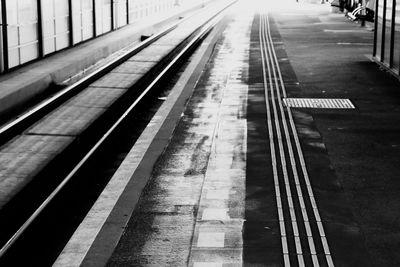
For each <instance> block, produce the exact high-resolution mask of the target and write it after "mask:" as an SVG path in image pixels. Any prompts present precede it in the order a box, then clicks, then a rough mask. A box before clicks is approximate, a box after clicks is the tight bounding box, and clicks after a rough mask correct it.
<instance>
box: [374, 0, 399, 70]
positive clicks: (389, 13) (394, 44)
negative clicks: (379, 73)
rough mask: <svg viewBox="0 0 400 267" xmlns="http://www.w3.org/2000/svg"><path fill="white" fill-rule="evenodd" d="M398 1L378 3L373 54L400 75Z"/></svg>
mask: <svg viewBox="0 0 400 267" xmlns="http://www.w3.org/2000/svg"><path fill="white" fill-rule="evenodd" d="M397 1H398V0H378V1H377V3H376V13H375V36H374V51H373V56H374V58H375V59H376V61H378V62H380V63H382V65H384V66H385V67H387V68H389V69H390V70H391V71H392V72H393V73H395V74H397V75H400V73H399V71H400V2H399V3H398V2H397Z"/></svg>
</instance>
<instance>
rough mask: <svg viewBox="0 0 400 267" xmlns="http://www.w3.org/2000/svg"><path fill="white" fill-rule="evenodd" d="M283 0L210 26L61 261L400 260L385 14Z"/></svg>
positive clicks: (396, 123)
mask: <svg viewBox="0 0 400 267" xmlns="http://www.w3.org/2000/svg"><path fill="white" fill-rule="evenodd" d="M273 3H274V2H273V1H262V2H261V1H253V2H252V3H251V4H250V3H249V2H248V1H239V3H238V4H236V6H235V7H234V8H233V9H232V10H231V11H230V12H229V13H228V15H226V17H225V18H224V20H223V21H222V22H221V23H220V24H219V25H218V26H217V27H216V28H215V30H214V31H213V32H212V33H211V34H209V36H208V37H207V38H206V39H205V41H204V42H203V43H202V44H201V45H200V47H199V48H198V49H197V51H196V53H195V54H194V55H193V56H192V57H191V58H190V60H189V63H188V64H187V66H186V68H185V70H184V71H183V73H182V75H181V76H180V78H179V80H178V82H177V83H176V85H175V86H174V88H173V89H172V90H171V92H170V94H169V95H168V97H167V98H166V99H165V101H164V104H163V105H162V106H161V107H160V109H159V110H158V111H157V113H156V115H155V116H154V117H153V119H152V120H151V122H150V124H149V125H148V127H147V128H146V130H145V131H144V132H143V133H142V135H141V136H140V137H139V139H138V141H137V142H136V143H135V145H134V146H133V147H132V149H131V151H130V152H129V154H128V155H127V157H126V158H125V160H124V161H123V162H122V164H121V166H120V167H119V169H118V170H117V172H116V173H115V174H114V176H113V178H112V179H111V181H110V182H109V184H108V185H107V186H106V188H105V190H104V191H103V193H102V194H101V196H100V197H99V198H98V200H97V202H96V204H95V205H94V206H93V208H92V209H91V211H90V212H89V214H88V215H87V216H86V218H85V219H84V220H83V222H82V223H81V225H80V226H79V228H78V229H77V230H76V231H75V233H74V235H73V236H72V238H71V239H70V241H69V242H68V244H67V245H66V246H65V248H64V250H63V252H62V253H61V254H60V256H59V257H58V259H57V261H56V262H55V264H54V266H195V267H206V266H224V267H226V266H398V265H399V264H400V256H399V255H398V253H397V252H398V249H399V246H400V243H399V238H398V237H399V235H400V227H399V225H398V219H399V218H400V217H399V212H398V207H399V205H400V195H399V194H398V189H399V186H400V183H399V180H398V177H399V171H400V168H399V166H400V162H399V159H400V135H399V134H398V133H399V131H400V102H399V98H400V91H399V81H398V80H397V78H395V77H394V76H392V75H391V74H389V73H388V72H386V71H384V70H383V69H380V68H379V66H378V65H377V64H376V63H375V62H373V60H372V59H371V55H372V49H373V35H374V32H373V28H372V25H367V27H361V26H360V24H356V23H354V22H352V21H350V20H348V19H346V18H345V17H344V15H343V14H338V13H332V12H331V8H330V6H329V5H328V4H321V3H309V2H302V1H300V2H294V1H279V4H278V5H274V4H273ZM254 7H256V8H254Z"/></svg>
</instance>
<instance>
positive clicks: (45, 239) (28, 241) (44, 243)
mask: <svg viewBox="0 0 400 267" xmlns="http://www.w3.org/2000/svg"><path fill="white" fill-rule="evenodd" d="M234 2H235V1H220V3H218V7H214V11H213V12H210V10H204V11H203V12H202V14H195V15H193V16H191V17H190V18H187V19H185V20H184V21H181V22H180V23H179V25H178V23H177V24H175V25H172V26H171V27H169V28H168V29H166V30H165V31H163V32H161V33H158V34H156V35H154V36H152V37H150V38H148V39H146V40H145V41H144V42H143V43H142V44H140V45H139V46H137V47H134V48H133V49H132V50H130V51H128V52H127V53H126V54H124V55H122V56H120V57H118V58H117V59H116V60H114V61H113V62H110V63H109V64H107V65H106V66H104V67H102V68H101V69H99V70H98V71H96V72H95V73H92V74H91V75H89V76H88V77H86V78H84V79H83V80H80V81H78V82H77V83H75V84H73V85H71V86H69V87H67V88H66V89H64V90H62V91H61V92H59V93H58V94H57V95H55V96H54V97H52V98H50V99H48V100H46V101H45V102H43V103H42V104H40V105H39V106H37V107H35V108H34V109H33V110H31V111H29V112H27V113H25V114H24V115H22V116H21V117H20V118H18V119H17V120H15V121H13V122H11V123H9V124H7V125H4V126H2V127H1V128H0V140H1V142H2V144H3V146H2V150H1V152H0V153H3V156H15V155H17V153H18V152H21V150H24V149H27V150H28V152H30V154H36V155H37V156H38V158H39V159H42V158H45V156H48V155H49V157H50V158H51V159H44V160H43V162H44V163H43V162H42V163H41V164H45V167H43V168H42V169H41V170H40V171H38V172H37V173H35V174H34V175H31V174H27V175H31V176H32V177H30V178H29V181H23V182H22V184H21V185H18V188H17V189H13V190H10V192H11V193H10V194H9V195H10V196H8V197H5V200H2V201H0V218H2V219H1V220H0V227H2V229H3V230H2V233H1V234H0V246H1V249H0V264H1V265H2V266H3V265H4V266H8V265H13V266H15V265H19V264H28V263H29V265H40V266H46V265H50V264H52V262H53V261H54V260H55V259H56V257H57V255H58V253H59V252H60V250H61V249H62V248H63V246H64V245H65V243H66V242H67V241H68V238H69V237H70V236H71V235H72V233H73V231H74V229H75V228H76V227H77V226H78V225H79V222H80V221H81V220H82V219H83V217H84V216H85V214H86V212H88V210H89V209H90V207H91V205H92V204H93V203H94V201H95V200H96V198H97V196H98V195H99V194H100V193H101V191H102V189H103V188H104V187H105V185H106V184H107V181H108V180H109V178H110V177H111V175H112V173H110V172H112V171H113V170H115V168H116V167H117V166H118V165H119V163H120V162H121V161H122V159H123V156H124V154H126V152H127V150H129V148H130V147H131V146H132V144H133V143H134V141H135V138H137V137H138V135H139V134H140V131H141V130H143V129H144V128H145V127H146V123H147V122H149V121H150V119H151V116H152V114H154V112H155V110H156V109H157V107H158V106H159V104H160V102H161V101H156V100H157V98H158V97H159V96H160V95H162V96H165V95H166V94H167V91H168V89H167V88H168V86H165V84H168V83H170V82H171V81H170V79H171V75H173V74H174V72H176V71H177V70H178V69H179V68H180V67H181V66H182V64H184V62H185V59H187V58H188V57H189V56H190V54H191V52H193V51H194V49H195V48H196V46H197V45H198V44H199V43H200V42H201V41H202V40H203V38H204V37H205V36H206V35H207V34H208V33H209V32H210V31H211V30H212V29H213V27H214V26H215V25H216V24H217V23H218V21H219V20H220V19H221V17H222V15H223V14H224V11H225V10H226V9H227V8H228V7H229V6H230V5H232V4H233V3H234ZM207 12H208V13H207ZM206 13H207V17H206V18H202V19H201V17H204V16H205V14H206ZM182 25H183V26H182ZM193 25H198V26H193ZM171 34H176V35H175V37H171V36H172V35H171ZM163 39H166V40H165V41H163ZM172 39H180V42H179V44H178V45H174V47H175V46H176V47H177V48H174V49H171V44H170V40H172ZM154 45H156V47H157V49H158V50H160V49H164V48H169V49H171V50H170V51H168V52H166V53H164V55H163V56H161V57H160V56H157V54H155V53H154V52H151V50H149V49H150V48H151V47H152V46H154ZM143 51H144V52H143ZM139 52H142V53H143V54H142V55H141V54H140V53H139ZM149 56H153V58H152V59H151V60H149ZM159 61H160V62H161V64H155V63H154V62H159ZM137 62H142V63H143V62H144V63H143V64H142V65H144V66H147V69H146V68H142V69H141V70H132V68H133V65H134V64H135V63H136V64H137ZM143 69H145V71H143ZM116 70H118V71H116ZM110 73H111V77H109V78H108V80H107V79H106V80H104V79H105V77H107V75H110ZM128 76H131V77H132V79H131V80H126V79H125V78H126V77H128ZM121 82H122V83H123V84H124V85H123V87H119V88H118V86H116V87H113V85H115V84H121ZM111 87H112V89H110V88H111ZM165 87H166V88H165ZM93 88H95V89H93ZM97 88H103V89H104V88H105V89H108V90H107V91H109V92H112V97H111V98H112V99H111V100H110V99H109V98H110V96H109V95H104V94H102V95H100V96H99V97H97V98H96V97H94V96H93V94H89V93H86V91H87V90H88V89H90V90H97ZM160 88H161V89H164V90H161V89H160ZM103 89H102V90H103ZM112 90H114V91H112ZM103 91H104V90H103ZM80 95H84V99H87V100H89V102H90V101H92V102H90V103H91V104H93V103H95V101H100V102H101V103H102V104H101V107H100V108H99V107H96V108H97V109H102V110H101V112H100V113H101V114H100V115H97V114H96V115H93V116H92V117H91V118H90V121H91V122H93V124H92V125H90V126H86V125H85V126H83V127H82V129H79V130H77V129H76V127H72V128H68V126H69V124H72V121H68V120H67V121H64V122H63V123H64V125H65V124H66V125H67V129H68V130H69V132H67V133H61V134H60V133H59V129H58V128H57V127H58V126H56V125H54V124H48V125H46V124H45V123H43V122H44V121H46V120H50V119H52V118H56V119H58V121H60V119H61V120H62V119H63V115H62V114H65V113H66V112H67V111H68V110H71V109H72V108H76V106H78V111H79V108H82V107H84V108H82V111H84V113H80V112H77V113H74V114H75V115H73V116H72V119H74V120H78V121H79V120H80V119H81V118H80V116H86V115H87V114H86V113H90V112H91V111H92V109H90V108H89V109H88V108H87V107H85V104H84V103H82V100H79V96H80ZM85 97H86V98H85ZM74 101H75V102H74ZM76 101H77V102H76ZM107 101H108V102H107ZM71 102H72V103H80V104H71ZM79 105H82V106H79ZM60 110H61V111H60ZM57 112H58V113H57ZM54 114H58V115H57V116H56V115H54ZM60 114H61V115H60ZM74 116H75V117H74ZM39 126H40V127H41V128H40V127H39ZM43 127H44V129H45V130H43ZM55 136H56V137H57V139H56V140H55V141H51V142H47V141H48V140H54V139H52V138H54V137H55ZM20 138H21V139H22V141H21V140H20ZM32 138H33V139H34V141H35V140H37V141H36V143H35V142H34V145H37V146H38V147H40V148H41V149H42V150H40V151H35V148H31V147H27V145H30V143H29V142H28V141H29V140H31V139H32ZM47 138H49V139H47ZM25 141H26V143H24V142H25ZM21 142H22V144H23V145H22V146H17V144H21ZM24 144H25V146H24ZM51 145H56V147H57V148H56V149H55V148H52V147H50V146H51ZM53 150H54V151H53ZM55 150H57V151H55ZM43 151H44V152H43ZM60 151H62V153H61V152H60ZM22 152H24V151H22ZM42 153H45V154H42ZM46 153H47V154H46ZM5 154H8V155H5ZM24 155H26V154H24ZM26 159H27V158H26V157H25V156H24V157H22V158H21V161H20V162H21V164H23V160H26ZM17 163H18V161H17ZM31 163H32V162H31ZM33 163H35V162H33ZM36 164H39V163H37V162H36ZM33 165H34V164H33ZM2 167H3V166H2ZM15 167H18V166H15ZM22 167H24V166H22ZM24 171H25V172H27V171H26V169H24V170H23V171H22V172H20V173H19V174H21V176H22V174H24ZM11 172H12V170H11V169H10V170H9V172H8V174H10V173H11ZM3 173H4V172H3ZM6 174H7V173H6ZM25 174H26V173H25ZM6 178H7V177H6ZM8 185H13V183H12V182H10V183H9V184H8ZM6 189H7V187H6ZM60 210H62V211H63V212H62V213H60ZM55 211H58V212H57V213H54V212H55ZM53 214H59V215H58V216H59V217H58V218H54V215H53ZM21 251H23V255H24V257H21V256H20V255H21Z"/></svg>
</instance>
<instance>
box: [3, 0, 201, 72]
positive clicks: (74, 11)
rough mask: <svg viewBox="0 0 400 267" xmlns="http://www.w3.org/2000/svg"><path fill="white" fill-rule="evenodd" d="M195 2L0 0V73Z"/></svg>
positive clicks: (174, 0) (157, 0)
mask: <svg viewBox="0 0 400 267" xmlns="http://www.w3.org/2000/svg"><path fill="white" fill-rule="evenodd" d="M194 2H196V3H200V2H204V0H201V1H198V2H197V1H195V0H1V5H0V24H1V25H0V73H2V72H6V71H8V70H10V69H13V68H15V67H18V66H20V65H23V64H25V63H27V62H30V61H32V60H36V59H39V58H42V57H43V56H46V55H50V54H52V53H55V52H57V51H60V50H63V49H65V48H68V47H71V46H74V45H76V44H79V43H81V42H83V41H86V40H89V39H92V38H94V37H96V36H100V35H102V34H105V33H107V32H110V31H112V30H115V29H118V28H121V27H123V26H125V25H127V24H131V23H134V22H136V21H139V20H140V19H143V18H145V17H149V16H159V15H167V14H168V12H169V11H170V10H171V9H172V8H178V7H180V6H182V5H185V4H189V5H190V4H193V3H194Z"/></svg>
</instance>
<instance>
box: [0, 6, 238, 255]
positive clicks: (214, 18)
mask: <svg viewBox="0 0 400 267" xmlns="http://www.w3.org/2000/svg"><path fill="white" fill-rule="evenodd" d="M236 2H237V0H233V1H231V2H229V4H228V5H227V6H225V7H224V8H223V9H221V10H220V11H218V12H217V13H216V14H214V15H213V16H212V17H211V18H210V19H209V20H207V21H206V22H205V23H204V24H203V25H202V26H200V27H199V28H198V29H201V30H200V32H199V33H198V34H196V36H195V37H193V39H192V40H191V41H190V42H189V43H188V44H187V45H186V46H185V47H184V48H183V49H182V50H181V51H180V52H179V54H178V55H176V56H175V57H174V59H172V60H171V62H170V63H169V64H168V65H167V66H166V67H165V68H164V70H163V71H162V72H161V73H159V74H158V75H157V77H156V78H155V79H154V80H153V81H152V82H151V83H150V84H149V85H148V86H147V87H146V89H145V90H144V91H143V92H142V93H141V94H140V95H139V96H138V98H136V100H135V101H134V102H133V103H132V104H131V105H130V106H129V108H128V109H127V110H126V111H125V112H124V114H123V115H122V116H121V117H120V118H119V119H118V120H117V121H116V122H115V123H114V124H113V125H112V126H111V127H110V129H109V130H108V131H107V132H106V133H105V134H104V135H103V136H102V137H101V139H100V140H99V141H97V143H96V144H95V145H94V146H93V147H92V149H90V151H89V152H88V153H87V154H86V155H85V156H84V157H83V158H82V159H81V161H80V162H79V163H78V164H77V165H76V166H75V168H74V169H73V170H72V171H71V172H70V173H69V174H68V175H67V176H66V177H65V178H64V180H63V181H62V182H61V183H60V184H59V185H58V186H57V188H56V189H54V191H53V192H52V193H51V194H50V195H49V196H48V197H47V198H46V200H45V201H43V203H42V204H41V205H40V206H39V207H38V208H37V209H36V210H35V212H34V213H33V214H32V215H31V216H30V217H29V218H28V220H26V221H25V223H24V224H23V225H22V226H21V227H20V228H19V229H18V230H17V231H16V232H15V234H14V235H13V236H12V237H11V238H10V239H9V240H8V241H7V243H6V244H5V245H4V246H3V247H2V248H1V249H0V258H1V257H3V256H4V255H5V254H6V252H7V251H8V250H9V249H10V248H11V247H12V245H13V244H14V243H15V242H16V241H17V240H18V239H19V238H20V237H21V236H22V235H23V233H24V232H25V231H26V230H27V229H28V228H29V226H30V225H31V224H32V223H33V222H34V221H35V219H36V218H37V217H38V216H39V215H40V214H41V213H42V212H43V210H44V209H45V208H46V207H47V206H48V205H49V204H50V202H51V201H52V200H53V199H54V198H55V197H56V196H57V194H58V193H59V192H60V191H61V190H62V189H63V188H64V187H65V185H66V184H67V183H68V182H69V181H70V180H71V179H72V177H73V176H74V175H75V174H76V173H77V172H78V171H79V170H80V168H81V167H82V166H83V165H84V164H85V163H86V162H87V161H88V159H89V158H90V157H91V156H93V154H94V153H95V152H96V151H97V150H98V148H99V147H101V145H102V144H103V143H104V142H105V141H106V139H107V138H108V137H109V136H110V135H111V134H112V133H113V132H114V131H115V130H116V129H117V128H118V126H120V124H121V123H122V122H123V121H124V120H125V119H126V117H127V116H128V115H130V114H131V112H132V111H133V109H134V108H135V107H136V106H137V105H138V103H139V102H140V101H141V100H142V99H143V98H144V97H145V96H146V95H147V93H148V92H149V91H150V90H151V89H152V88H153V87H154V86H155V85H156V84H157V83H158V82H159V81H160V80H161V79H162V78H163V77H164V75H166V74H167V73H169V71H171V70H172V69H173V67H175V65H176V64H177V63H178V62H179V60H181V59H182V58H183V57H184V56H186V55H187V54H188V53H189V52H190V50H191V49H193V48H194V47H195V46H196V45H197V44H198V43H199V42H200V41H201V40H203V39H204V38H205V36H207V34H208V33H209V32H210V31H211V30H212V29H213V27H214V26H215V25H216V24H217V23H218V22H219V20H220V19H221V17H222V15H223V12H224V11H226V10H227V9H228V8H229V7H230V6H232V5H233V4H234V3H236ZM196 31H197V30H196Z"/></svg>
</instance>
